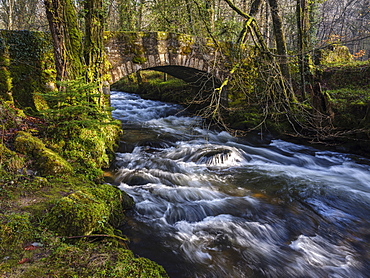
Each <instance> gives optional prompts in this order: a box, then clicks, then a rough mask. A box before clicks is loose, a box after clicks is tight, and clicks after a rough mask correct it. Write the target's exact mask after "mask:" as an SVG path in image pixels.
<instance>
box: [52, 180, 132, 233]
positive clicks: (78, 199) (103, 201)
mask: <svg viewBox="0 0 370 278" xmlns="http://www.w3.org/2000/svg"><path fill="white" fill-rule="evenodd" d="M132 205H133V201H132V199H131V198H130V197H129V196H128V195H126V194H125V193H123V192H121V191H120V190H118V189H117V188H115V187H113V186H111V185H99V186H97V187H92V188H85V189H82V190H79V191H76V192H74V193H72V194H70V195H68V196H66V197H63V198H61V199H60V200H59V201H58V202H57V203H56V204H55V206H54V207H53V208H52V209H51V211H50V212H49V214H48V215H47V217H46V225H47V226H48V227H49V228H50V229H51V230H53V231H55V232H57V233H58V234H60V235H63V236H73V235H75V236H76V235H88V234H91V233H92V232H104V231H105V230H106V229H110V227H111V223H112V224H117V222H118V221H119V219H123V210H124V209H127V208H129V207H131V206H132ZM113 222H115V223H113Z"/></svg>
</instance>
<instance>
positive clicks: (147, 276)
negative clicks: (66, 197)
mask: <svg viewBox="0 0 370 278" xmlns="http://www.w3.org/2000/svg"><path fill="white" fill-rule="evenodd" d="M110 243H111V242H100V243H84V242H80V243H78V244H76V245H70V244H66V243H63V244H59V245H58V246H56V247H55V248H53V251H52V252H51V254H49V255H47V256H45V254H43V253H41V252H40V251H39V252H38V254H35V255H34V260H33V262H32V263H31V264H26V265H27V266H24V265H18V266H16V267H14V268H13V269H12V271H7V275H6V277H8V278H15V277H17V278H39V277H55V278H62V277H79V278H85V277H86V278H88V277H90V278H91V277H94V278H106V277H137V278H161V277H164V278H167V277H169V276H168V275H167V273H166V272H165V270H164V269H163V268H162V267H161V266H159V265H157V264H156V263H154V262H151V261H149V260H148V259H145V258H136V257H135V256H134V254H133V253H132V252H131V251H129V250H127V249H124V248H120V247H114V246H112V245H111V244H110ZM38 257H43V258H42V259H41V260H40V259H39V258H38Z"/></svg>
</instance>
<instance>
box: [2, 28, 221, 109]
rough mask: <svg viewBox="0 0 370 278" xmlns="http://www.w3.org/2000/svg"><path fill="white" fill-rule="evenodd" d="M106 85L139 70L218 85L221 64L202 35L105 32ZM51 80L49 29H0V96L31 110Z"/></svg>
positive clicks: (51, 63)
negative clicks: (107, 72) (107, 73)
mask: <svg viewBox="0 0 370 278" xmlns="http://www.w3.org/2000/svg"><path fill="white" fill-rule="evenodd" d="M104 36H105V37H104V40H105V49H106V54H107V57H108V60H109V62H110V64H111V69H110V74H111V80H110V82H109V83H110V84H113V83H115V82H116V81H118V80H119V79H120V78H122V77H124V76H127V75H129V74H131V73H134V72H136V71H138V70H145V69H150V70H157V71H162V72H165V73H168V74H170V75H172V76H175V77H177V78H180V79H183V80H185V81H186V82H191V83H195V84H196V85H204V84H205V83H206V82H211V83H208V84H207V86H208V87H210V86H215V87H218V85H219V84H220V80H223V77H224V76H225V73H224V71H223V70H222V66H220V65H223V64H225V62H224V60H223V58H222V55H221V54H220V52H219V51H218V50H217V47H216V45H215V44H214V43H213V42H212V41H210V40H207V39H202V38H197V37H194V36H189V35H184V34H175V33H166V32H106V33H105V34H104ZM53 82H55V65H54V59H53V44H52V40H51V36H50V33H47V32H34V31H7V30H0V96H2V97H3V98H5V99H7V98H9V96H10V92H11V94H12V96H13V97H14V99H15V101H16V103H17V105H19V106H20V107H33V108H35V106H37V105H36V103H37V102H38V101H37V100H35V98H37V95H39V93H47V92H48V91H50V86H46V85H45V84H53Z"/></svg>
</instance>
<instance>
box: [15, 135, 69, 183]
mask: <svg viewBox="0 0 370 278" xmlns="http://www.w3.org/2000/svg"><path fill="white" fill-rule="evenodd" d="M15 148H16V151H18V152H20V153H22V154H25V155H27V156H28V157H30V158H31V159H34V166H35V167H36V169H37V170H38V171H39V172H40V174H41V175H45V176H47V175H53V174H66V173H72V172H73V169H72V167H71V165H70V164H69V163H68V162H67V161H66V160H65V159H64V158H62V157H61V156H60V155H59V154H57V153H55V152H53V151H52V150H50V149H48V148H47V147H46V146H45V144H44V143H43V142H42V141H41V140H40V139H39V138H37V137H34V136H32V135H31V134H29V133H27V132H23V131H21V132H18V135H17V137H16V139H15Z"/></svg>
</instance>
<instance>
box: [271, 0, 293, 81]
mask: <svg viewBox="0 0 370 278" xmlns="http://www.w3.org/2000/svg"><path fill="white" fill-rule="evenodd" d="M268 2H269V5H270V10H271V17H272V24H273V27H274V34H275V42H276V50H277V54H278V55H279V66H280V70H281V73H282V74H283V76H284V78H285V79H286V80H287V81H288V82H290V80H291V77H290V71H289V67H288V58H287V48H286V41H285V36H284V32H283V23H282V20H281V17H280V15H279V5H278V1H277V0H268Z"/></svg>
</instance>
